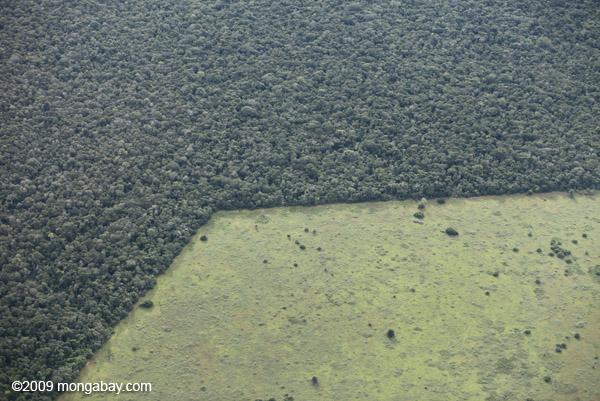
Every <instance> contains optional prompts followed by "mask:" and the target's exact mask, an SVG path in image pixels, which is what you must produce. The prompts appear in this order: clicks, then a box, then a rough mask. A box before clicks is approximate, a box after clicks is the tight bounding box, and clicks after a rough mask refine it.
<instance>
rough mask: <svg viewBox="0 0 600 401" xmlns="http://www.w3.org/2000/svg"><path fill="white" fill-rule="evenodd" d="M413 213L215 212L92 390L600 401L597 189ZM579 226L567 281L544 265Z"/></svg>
mask: <svg viewBox="0 0 600 401" xmlns="http://www.w3.org/2000/svg"><path fill="white" fill-rule="evenodd" d="M415 206H416V202H413V201H403V202H397V201H395V202H382V203H364V204H354V205H348V204H341V205H327V206H317V207H295V208H275V209H263V210H256V211H235V212H220V213H217V214H216V215H215V216H214V218H213V219H212V220H211V222H210V223H209V224H208V225H206V226H204V227H202V228H201V229H200V230H199V232H198V234H197V235H196V236H195V237H194V239H193V240H192V241H191V243H190V244H189V245H188V246H187V247H186V248H185V249H184V251H183V252H182V253H181V254H180V255H179V256H178V257H177V258H176V260H175V262H174V264H173V266H172V267H171V268H170V269H169V270H168V271H167V272H166V273H165V275H163V276H161V277H159V278H158V283H157V285H156V287H155V288H154V289H153V290H152V291H151V292H150V293H149V294H148V295H147V297H148V298H149V299H150V298H151V299H152V300H153V301H154V304H155V306H154V308H152V309H149V310H146V309H140V308H136V309H134V311H133V312H132V313H131V315H130V316H129V317H128V318H127V319H126V320H125V321H123V322H122V323H121V324H120V325H118V326H117V329H116V334H115V336H114V337H112V338H111V339H110V340H109V341H108V342H107V344H106V346H105V347H103V349H102V350H101V351H100V352H99V353H98V354H97V355H96V357H95V358H94V359H93V360H92V361H91V362H90V363H89V365H88V366H87V367H86V369H85V370H84V371H83V373H82V375H81V377H80V378H79V380H81V381H84V382H90V381H99V380H104V381H113V380H124V379H126V380H128V381H133V382H135V381H150V382H152V383H153V391H152V393H149V394H148V393H145V394H127V395H126V396H125V398H123V399H126V400H131V401H136V400H157V401H158V400H160V401H162V400H178V401H188V400H189V401H192V400H193V401H197V400H211V401H230V400H238V401H254V400H257V399H260V400H269V399H275V400H277V401H281V400H284V399H289V397H292V398H293V399H294V400H296V401H302V400H348V401H353V400H356V401H364V400H381V401H389V400H394V399H396V398H395V397H397V396H398V394H402V395H403V396H404V399H407V400H428V401H481V400H527V399H533V400H554V401H573V400H581V401H595V400H598V399H600V388H599V387H598V385H597V383H598V379H599V377H600V376H599V370H600V361H599V360H598V357H600V337H598V335H597V334H598V333H599V332H600V310H599V309H598V299H599V297H600V282H598V281H596V278H595V277H596V276H595V274H594V272H593V271H592V270H591V269H590V268H591V267H594V266H597V267H598V268H600V253H599V249H598V246H597V242H595V241H594V239H595V238H599V236H600V218H599V216H600V194H597V195H594V196H586V197H583V196H582V197H579V196H578V197H576V198H575V199H571V198H569V197H568V196H567V195H564V194H549V195H544V196H538V195H533V196H512V197H498V198H471V199H466V200H462V199H451V200H449V201H448V202H447V204H445V205H437V204H431V205H429V206H428V207H427V219H426V220H424V221H423V224H414V223H413V222H412V217H411V216H412V213H413V212H414V210H415ZM448 225H452V226H454V227H457V228H458V229H460V232H461V235H460V236H459V237H455V238H450V237H448V236H447V235H446V234H445V233H444V231H443V228H444V227H446V226H448ZM256 227H257V228H256ZM304 227H310V228H311V229H312V228H313V227H314V228H316V229H317V230H318V233H319V235H317V236H314V235H313V234H312V233H310V232H307V231H305V230H304ZM582 230H585V231H586V232H588V233H589V240H588V241H585V243H584V241H581V243H580V245H579V246H578V247H577V248H574V249H572V256H573V260H574V262H573V265H572V270H573V274H571V275H569V276H565V275H563V271H564V267H565V264H564V262H563V261H562V260H560V259H558V258H550V257H548V256H546V255H544V254H539V253H538V252H536V248H538V247H539V246H544V245H546V244H548V243H550V242H551V240H552V239H553V238H557V239H560V240H561V241H562V242H563V243H564V242H567V241H568V240H569V239H571V238H575V237H579V236H580V233H581V232H582ZM529 232H532V233H533V234H534V235H533V236H532V237H530V236H528V233H529ZM206 234H208V235H209V237H210V238H211V241H210V242H207V243H204V242H201V241H200V240H199V237H200V236H201V235H206ZM287 234H289V235H290V237H291V238H292V239H298V240H300V241H301V242H302V243H305V244H306V245H307V247H306V250H305V251H300V250H299V249H298V247H297V246H296V245H295V244H294V243H293V242H292V241H290V240H288V238H287ZM513 244H518V246H519V248H520V250H521V251H520V252H519V253H513V252H512V249H511V248H512V245H513ZM317 245H322V246H323V251H322V252H317V251H316V250H315V247H316V246H317ZM585 252H589V253H590V255H587V256H586V255H585ZM264 258H268V259H269V264H268V265H265V264H263V263H262V260H263V259H264ZM293 261H298V262H299V266H298V267H296V268H293V267H291V265H292V262H293ZM494 272H499V273H500V274H494ZM540 279H541V281H540ZM486 293H488V294H489V295H486ZM133 347H137V348H138V350H137V351H135V352H133V351H132V348H133ZM558 350H560V352H558ZM104 397H105V395H96V396H92V397H89V398H88V397H82V395H81V394H78V395H76V394H70V395H69V396H66V397H64V398H63V400H64V401H76V400H90V401H95V400H104V399H105V398H104Z"/></svg>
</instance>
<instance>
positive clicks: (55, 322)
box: [0, 0, 600, 400]
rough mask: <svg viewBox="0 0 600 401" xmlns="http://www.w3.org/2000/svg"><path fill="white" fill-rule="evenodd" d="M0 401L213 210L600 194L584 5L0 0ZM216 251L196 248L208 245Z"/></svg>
mask: <svg viewBox="0 0 600 401" xmlns="http://www.w3.org/2000/svg"><path fill="white" fill-rule="evenodd" d="M0 10H1V12H0V84H1V86H2V94H1V95H0V122H1V124H0V156H1V157H0V283H1V284H0V338H1V341H0V399H8V400H25V399H36V400H46V399H51V398H53V395H52V394H25V393H21V394H18V393H13V392H11V391H10V387H9V386H10V382H11V381H13V380H17V379H21V380H22V379H31V380H33V379H40V380H54V381H56V382H58V381H70V380H73V379H74V378H75V377H76V375H77V373H78V371H79V370H80V369H81V367H82V366H83V364H84V363H85V361H86V359H87V358H89V357H90V356H91V355H92V353H93V352H94V351H95V350H97V349H98V348H99V347H100V346H101V344H102V343H103V342H104V341H105V340H106V339H107V338H108V336H110V334H111V328H112V327H113V326H114V325H115V324H116V323H117V322H118V321H119V320H120V319H122V318H123V317H125V316H126V315H127V313H128V312H129V311H130V310H131V308H132V306H133V305H134V303H135V302H136V301H137V300H138V299H139V297H140V295H141V294H144V293H145V292H146V291H147V290H148V289H150V288H152V286H153V284H154V280H155V277H156V275H157V274H159V273H161V272H163V271H164V270H165V269H166V268H167V267H168V266H169V264H170V262H171V261H172V260H173V258H174V256H175V255H177V253H178V252H179V251H180V250H181V249H182V247H183V246H184V245H185V244H186V242H187V241H188V240H189V238H190V236H191V235H192V234H193V233H194V231H195V230H196V229H197V228H198V227H199V226H200V225H202V224H204V223H205V222H206V221H207V220H208V219H209V218H210V216H211V214H212V213H213V212H214V211H215V210H223V209H235V208H256V207H266V206H281V205H292V204H316V203H326V202H356V201H367V200H383V199H392V198H394V199H402V198H420V197H438V196H440V197H441V196H444V197H445V196H475V195H482V194H505V193H516V192H528V191H533V192H540V191H552V190H577V189H583V188H600V7H599V5H598V2H597V1H594V0H583V1H576V2H575V1H562V0H535V1H516V0H515V1H512V0H509V1H494V0H486V1H483V0H481V1H475V0H450V1H437V0H435V1H424V0H406V1H378V2H375V1H356V2H348V1H341V0H335V1H318V2H317V1H314V2H309V1H288V0H282V1H267V0H260V1H243V2H242V1H233V0H221V1H199V0H198V1H196V0H160V1H158V0H143V1H142V0H119V1H113V0H107V1H98V0H88V1H68V0H64V1H61V0H41V1H30V0H4V1H2V2H1V3H0ZM208 240H209V241H210V239H208Z"/></svg>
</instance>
